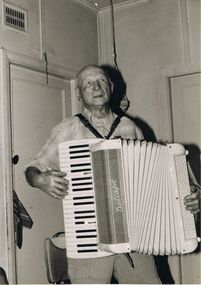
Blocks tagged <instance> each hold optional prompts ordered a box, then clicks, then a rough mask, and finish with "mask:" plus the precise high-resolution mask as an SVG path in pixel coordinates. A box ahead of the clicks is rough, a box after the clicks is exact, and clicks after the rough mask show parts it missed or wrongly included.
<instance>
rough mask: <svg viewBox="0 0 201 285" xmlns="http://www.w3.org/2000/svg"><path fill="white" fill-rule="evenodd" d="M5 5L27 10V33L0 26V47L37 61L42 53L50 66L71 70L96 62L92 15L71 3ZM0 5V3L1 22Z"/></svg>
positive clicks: (49, 0) (16, 0)
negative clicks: (44, 53)
mask: <svg viewBox="0 0 201 285" xmlns="http://www.w3.org/2000/svg"><path fill="white" fill-rule="evenodd" d="M9 2H10V3H13V4H16V5H19V6H21V7H23V8H25V9H27V10H28V32H27V33H20V32H16V31H14V30H12V29H8V28H7V27H5V26H4V25H2V24H0V47H2V46H3V47H4V48H5V49H8V50H11V51H14V52H17V53H20V54H23V55H25V56H29V57H31V58H32V59H40V58H41V54H42V53H43V52H44V51H45V50H46V52H47V56H48V61H49V62H50V63H55V64H56V65H61V66H63V67H64V68H65V67H66V68H68V69H72V70H73V71H77V70H79V68H80V67H82V66H84V65H86V64H89V63H97V62H98V44H97V19H96V12H94V11H92V10H89V9H87V8H85V7H83V6H81V5H80V4H77V3H76V2H74V1H73V0H72V1H71V0H59V2H58V1H54V0H34V1H33V0H11V1H9ZM2 3H3V0H0V4H1V5H0V20H1V23H2V16H3V12H2ZM43 60H44V58H43Z"/></svg>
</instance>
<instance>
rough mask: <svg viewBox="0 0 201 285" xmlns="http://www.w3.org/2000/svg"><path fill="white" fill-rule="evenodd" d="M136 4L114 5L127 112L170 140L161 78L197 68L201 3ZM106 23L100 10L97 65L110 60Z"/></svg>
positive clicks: (195, 0) (105, 13) (161, 0)
mask: <svg viewBox="0 0 201 285" xmlns="http://www.w3.org/2000/svg"><path fill="white" fill-rule="evenodd" d="M141 2H142V4H141V5H138V6H136V5H132V4H131V2H130V4H128V6H126V5H125V6H122V7H116V9H114V10H115V30H116V45H117V54H118V63H119V67H120V70H121V72H122V74H123V76H124V78H125V80H126V82H127V95H128V97H129V99H130V102H131V107H130V109H129V114H131V115H134V116H138V117H140V118H141V119H142V120H144V121H145V122H146V123H147V124H148V125H149V126H150V127H151V128H152V129H153V130H154V132H155V134H156V136H157V138H158V139H162V140H171V126H170V113H169V106H168V104H169V98H168V94H167V90H165V89H167V87H168V85H167V82H166V78H167V75H170V74H171V75H175V74H177V73H185V72H191V71H192V70H194V69H196V70H197V69H199V67H197V65H198V66H199V62H200V61H199V60H200V59H199V56H200V54H199V53H200V14H199V13H200V7H199V5H200V1H199V0H187V1H186V0H152V1H147V2H145V1H141ZM110 21H111V20H110V11H109V10H108V9H105V10H102V11H101V12H100V13H99V34H100V43H99V45H100V61H101V63H112V41H111V38H112V37H111V29H110V26H111V24H110ZM195 65H196V67H195Z"/></svg>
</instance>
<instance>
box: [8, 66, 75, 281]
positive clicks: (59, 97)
mask: <svg viewBox="0 0 201 285" xmlns="http://www.w3.org/2000/svg"><path fill="white" fill-rule="evenodd" d="M48 81H49V82H48V85H47V84H46V76H45V74H43V73H42V72H39V71H34V70H31V69H26V68H22V67H19V66H14V65H11V121H12V149H13V156H14V155H18V156H19V162H18V163H17V164H16V165H15V166H13V168H14V171H13V173H14V189H15V191H16V193H17V195H18V197H19V199H20V200H21V202H22V203H23V205H24V206H25V208H26V210H27V211H28V213H29V215H30V216H31V218H32V220H33V222H34V223H33V227H32V229H28V228H24V229H23V245H22V248H21V249H19V248H18V247H16V271H17V283H18V284H30V283H35V284H36V283H41V284H42V283H43V284H44V283H48V282H47V277H46V268H45V261H44V249H43V242H44V239H45V238H46V237H51V236H52V235H53V234H54V233H56V232H58V231H63V213H62V202H61V201H59V200H55V199H54V198H51V197H49V196H48V195H46V194H44V193H42V192H41V191H40V190H38V189H36V188H31V187H30V186H29V185H28V184H27V183H26V181H25V177H24V170H25V167H26V164H27V163H29V162H30V161H31V160H32V159H33V158H34V156H35V154H36V153H37V152H38V151H39V150H40V149H41V147H42V146H43V145H44V143H45V141H46V139H47V136H48V134H49V132H50V130H51V129H52V128H53V127H54V126H55V125H57V124H58V123H59V122H60V121H61V120H62V119H63V118H64V117H66V116H70V114H71V110H70V109H71V107H70V106H71V104H70V83H69V81H67V80H65V79H62V78H59V77H56V76H50V75H49V78H48Z"/></svg>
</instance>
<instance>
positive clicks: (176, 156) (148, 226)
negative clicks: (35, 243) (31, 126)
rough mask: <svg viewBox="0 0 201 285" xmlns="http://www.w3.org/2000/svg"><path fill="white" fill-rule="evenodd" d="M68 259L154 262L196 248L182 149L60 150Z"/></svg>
mask: <svg viewBox="0 0 201 285" xmlns="http://www.w3.org/2000/svg"><path fill="white" fill-rule="evenodd" d="M59 160H60V168H61V170H62V171H64V172H66V173H67V177H66V178H67V179H68V180H69V195H67V196H66V197H65V199H64V200H63V212H64V224H65V234H66V248H67V256H68V257H71V258H93V257H102V256H107V255H110V254H114V253H123V252H130V251H135V252H138V253H142V254H149V255H173V254H185V253H189V252H192V251H193V250H194V249H195V248H196V247H197V243H198V242H197V236H196V230H195V222H194V217H193V215H192V214H191V213H190V212H188V211H186V210H185V208H184V205H183V200H184V197H185V196H186V195H188V194H189V193H190V186H189V178H188V172H187V165H186V155H185V149H184V147H183V146H182V145H180V144H167V145H161V144H156V143H151V142H146V141H137V140H121V139H116V140H103V139H88V140H87V139H85V140H76V141H68V142H64V143H61V144H60V145H59Z"/></svg>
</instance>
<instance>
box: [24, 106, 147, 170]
mask: <svg viewBox="0 0 201 285" xmlns="http://www.w3.org/2000/svg"><path fill="white" fill-rule="evenodd" d="M82 114H83V116H85V118H86V119H88V120H89V122H90V123H91V124H92V126H93V127H94V128H95V129H96V130H97V131H98V132H99V133H100V134H101V135H102V136H106V135H107V134H108V133H109V131H110V128H111V125H112V123H113V122H114V120H115V118H116V117H117V115H116V114H114V113H112V112H111V111H110V112H109V114H108V115H107V116H106V117H105V118H103V119H102V118H101V119H99V118H97V117H95V116H94V115H93V114H92V113H91V112H90V111H89V110H87V109H86V108H84V110H83V111H82ZM116 136H117V137H122V138H125V139H129V138H130V139H139V140H141V139H143V135H142V132H141V130H140V129H139V128H138V127H137V126H136V125H135V123H134V122H133V121H131V120H130V119H128V118H127V117H125V116H124V117H122V118H121V122H120V123H119V125H118V126H117V127H116V129H115V130H114V132H113V134H112V137H111V138H114V137H116ZM91 138H95V135H94V134H93V133H92V132H91V131H90V130H89V129H88V128H86V127H85V126H84V125H83V123H82V122H81V121H80V119H79V118H78V117H75V116H73V117H70V118H66V119H64V120H63V121H62V122H61V123H60V124H58V125H57V126H56V127H54V128H53V129H52V131H51V133H50V136H49V137H48V139H47V142H46V144H45V145H44V146H43V148H42V149H41V151H40V152H39V153H38V154H37V155H36V158H35V159H34V160H33V161H32V162H31V163H30V164H29V165H27V166H35V167H37V168H38V169H39V170H40V171H42V172H44V171H47V170H50V169H55V170H59V156H58V145H59V143H61V142H65V141H69V140H79V139H91Z"/></svg>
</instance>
